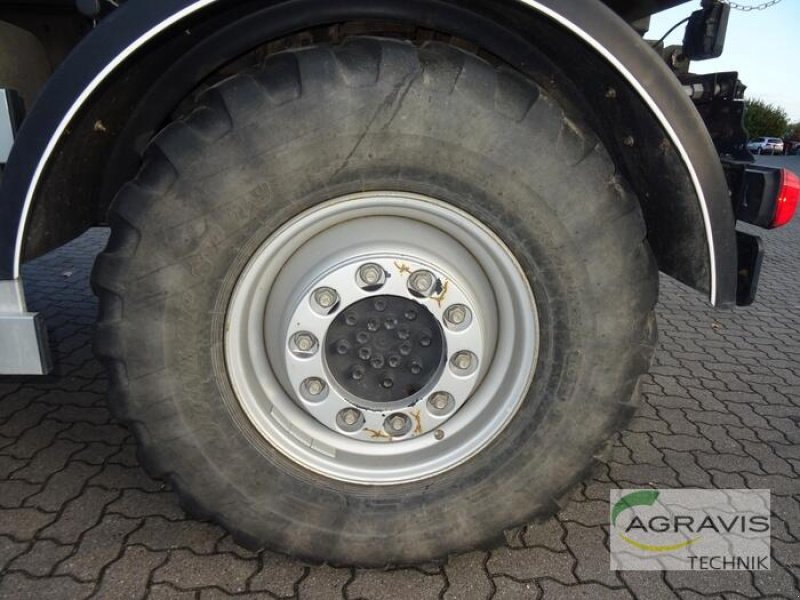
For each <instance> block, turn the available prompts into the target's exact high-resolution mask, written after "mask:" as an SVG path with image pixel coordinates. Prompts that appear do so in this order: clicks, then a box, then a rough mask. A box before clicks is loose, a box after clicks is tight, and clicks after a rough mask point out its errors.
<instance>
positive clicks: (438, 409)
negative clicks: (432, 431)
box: [428, 392, 456, 417]
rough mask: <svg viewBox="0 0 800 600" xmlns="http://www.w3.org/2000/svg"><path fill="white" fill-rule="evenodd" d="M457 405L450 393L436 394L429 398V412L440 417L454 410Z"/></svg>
mask: <svg viewBox="0 0 800 600" xmlns="http://www.w3.org/2000/svg"><path fill="white" fill-rule="evenodd" d="M455 404H456V401H455V399H454V398H453V396H452V394H449V393H448V392H435V393H433V394H432V395H431V397H430V398H428V410H429V411H430V412H431V414H434V415H436V416H439V417H441V416H443V415H445V414H447V413H449V412H450V411H451V410H453V408H454V407H455Z"/></svg>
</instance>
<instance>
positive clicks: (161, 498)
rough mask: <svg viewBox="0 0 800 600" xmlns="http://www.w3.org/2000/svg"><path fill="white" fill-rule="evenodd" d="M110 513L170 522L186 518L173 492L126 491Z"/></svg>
mask: <svg viewBox="0 0 800 600" xmlns="http://www.w3.org/2000/svg"><path fill="white" fill-rule="evenodd" d="M108 510H109V512H117V513H120V514H123V515H125V516H126V517H132V518H136V517H150V516H161V517H164V518H166V519H170V520H176V521H177V520H183V519H185V518H186V515H185V514H184V512H183V510H181V508H180V506H179V505H178V499H177V497H176V496H175V494H174V493H172V492H143V491H142V490H135V489H131V490H124V491H123V492H122V496H121V497H120V498H119V499H118V500H116V501H115V502H114V503H112V504H111V505H110V506H109V507H108Z"/></svg>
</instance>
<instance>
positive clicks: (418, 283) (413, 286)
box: [408, 270, 435, 296]
mask: <svg viewBox="0 0 800 600" xmlns="http://www.w3.org/2000/svg"><path fill="white" fill-rule="evenodd" d="M434 281H435V278H434V276H433V273H431V272H430V271H425V270H420V271H414V272H413V273H412V274H411V277H409V278H408V289H410V290H411V291H412V292H414V293H416V294H419V295H421V296H426V295H428V293H430V292H431V290H432V289H433V284H434Z"/></svg>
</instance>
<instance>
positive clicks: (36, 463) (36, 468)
mask: <svg viewBox="0 0 800 600" xmlns="http://www.w3.org/2000/svg"><path fill="white" fill-rule="evenodd" d="M81 446H82V445H81V444H78V443H76V442H71V441H69V440H55V441H54V442H52V443H51V444H50V445H49V446H48V447H46V448H44V449H42V450H41V451H40V452H39V453H37V454H36V456H34V457H33V459H32V460H31V461H30V462H28V464H26V465H25V466H24V467H22V468H21V469H19V470H18V471H15V472H14V477H17V478H19V479H25V480H26V481H33V482H37V483H44V482H45V481H46V480H47V479H48V478H49V477H51V476H52V475H53V474H54V473H58V472H59V471H61V470H62V469H63V468H64V467H65V466H66V464H67V462H68V461H69V459H70V457H71V456H72V455H73V454H74V453H75V452H77V451H78V450H80V449H81Z"/></svg>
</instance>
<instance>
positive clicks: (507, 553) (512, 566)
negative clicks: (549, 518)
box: [486, 548, 575, 583]
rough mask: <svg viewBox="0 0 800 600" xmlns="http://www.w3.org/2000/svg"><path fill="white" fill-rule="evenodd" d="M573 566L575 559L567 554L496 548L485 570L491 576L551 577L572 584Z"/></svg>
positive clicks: (541, 549)
mask: <svg viewBox="0 0 800 600" xmlns="http://www.w3.org/2000/svg"><path fill="white" fill-rule="evenodd" d="M574 564H575V559H574V558H573V557H572V555H571V554H569V553H568V552H553V551H552V550H548V549H546V548H521V549H513V550H512V549H510V548H498V549H496V550H492V552H491V556H490V558H489V562H488V563H487V564H486V568H487V569H488V571H489V573H490V574H491V575H507V576H509V577H512V578H514V579H517V580H523V581H524V580H528V579H533V578H534V577H537V578H538V577H552V578H553V579H557V580H558V581H562V582H564V583H574V582H575V576H574V575H573V574H572V569H573V567H574Z"/></svg>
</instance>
